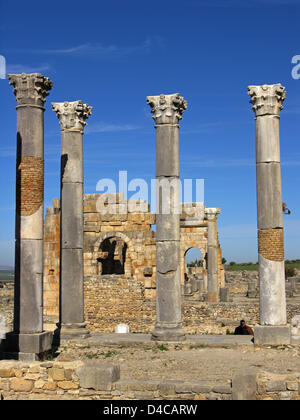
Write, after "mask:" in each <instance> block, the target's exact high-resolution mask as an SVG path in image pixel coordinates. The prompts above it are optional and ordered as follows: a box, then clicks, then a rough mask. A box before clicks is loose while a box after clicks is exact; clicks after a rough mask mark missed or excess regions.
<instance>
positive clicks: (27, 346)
mask: <svg viewBox="0 0 300 420" xmlns="http://www.w3.org/2000/svg"><path fill="white" fill-rule="evenodd" d="M52 340H53V333H52V332H50V331H44V332H41V333H36V334H20V333H15V332H10V333H7V334H6V338H5V340H2V342H1V357H2V358H4V359H15V360H23V361H27V360H28V361H32V360H41V359H42V360H43V359H45V357H46V356H47V354H48V353H49V351H50V350H51V349H52Z"/></svg>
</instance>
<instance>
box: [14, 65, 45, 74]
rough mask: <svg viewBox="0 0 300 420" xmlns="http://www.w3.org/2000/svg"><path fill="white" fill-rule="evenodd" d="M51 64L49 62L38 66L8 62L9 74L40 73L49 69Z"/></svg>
mask: <svg viewBox="0 0 300 420" xmlns="http://www.w3.org/2000/svg"><path fill="white" fill-rule="evenodd" d="M49 70H50V66H49V65H48V64H42V65H40V64H39V65H37V66H30V65H26V64H9V63H8V64H7V66H6V73H7V74H10V73H11V74H19V73H40V72H43V71H49Z"/></svg>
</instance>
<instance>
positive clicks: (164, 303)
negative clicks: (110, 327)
mask: <svg viewBox="0 0 300 420" xmlns="http://www.w3.org/2000/svg"><path fill="white" fill-rule="evenodd" d="M147 103H148V104H149V105H150V106H151V108H152V113H153V114H154V116H153V119H154V120H155V123H156V126H155V128H156V181H157V184H156V189H157V211H156V213H157V214H156V324H155V329H154V331H153V332H152V339H154V340H163V341H167V340H173V341H177V340H184V339H185V333H184V331H183V329H182V316H181V281H180V273H181V270H180V213H181V205H180V199H179V120H181V119H182V117H181V115H182V114H183V112H184V110H185V109H186V108H187V103H186V101H185V100H184V99H183V98H182V97H181V96H179V94H174V95H160V96H148V97H147Z"/></svg>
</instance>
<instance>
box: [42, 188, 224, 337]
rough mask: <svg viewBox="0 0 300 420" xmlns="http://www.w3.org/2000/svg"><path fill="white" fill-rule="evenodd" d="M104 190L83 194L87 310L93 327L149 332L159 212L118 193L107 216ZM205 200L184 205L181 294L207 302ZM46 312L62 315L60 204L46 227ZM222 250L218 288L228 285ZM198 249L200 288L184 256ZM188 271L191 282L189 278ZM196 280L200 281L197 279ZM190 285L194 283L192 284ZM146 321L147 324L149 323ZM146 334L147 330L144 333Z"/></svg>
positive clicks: (51, 212)
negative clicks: (124, 325) (102, 202)
mask: <svg viewBox="0 0 300 420" xmlns="http://www.w3.org/2000/svg"><path fill="white" fill-rule="evenodd" d="M100 197H101V194H85V195H84V214H83V217H84V254H83V255H84V291H85V294H84V298H85V299H84V301H85V304H84V309H85V320H86V322H87V324H88V328H89V330H90V331H99V332H104V331H107V332H108V331H114V327H115V326H116V325H117V324H118V323H120V322H122V321H123V322H126V323H128V324H129V325H130V327H131V329H132V330H133V331H142V330H145V325H149V331H151V328H152V327H153V322H154V317H155V303H154V302H155V295H156V293H155V292H156V285H155V284H156V261H155V235H156V232H155V230H153V228H152V227H153V226H154V225H155V223H156V220H155V219H156V215H155V214H154V213H151V212H150V206H149V204H148V203H147V202H144V201H139V202H137V201H134V200H126V201H125V200H124V198H123V195H122V194H116V195H115V196H114V200H113V201H114V203H115V204H108V205H107V206H106V214H102V213H100V212H99V211H98V210H97V200H98V199H99V198H100ZM206 210H207V208H205V207H204V206H203V204H201V203H191V204H188V205H187V204H185V207H184V208H183V210H182V214H181V217H180V230H181V232H180V233H181V235H180V238H181V239H180V259H181V283H182V294H183V295H186V296H194V297H195V299H198V300H205V298H206V297H205V296H206V293H207V289H208V285H207V282H208V280H207V279H208V273H207V271H208V270H207V268H208V267H207V264H206V260H207V258H206V256H207V251H208V223H207V220H206ZM44 235H45V236H44V315H45V316H46V318H48V319H51V320H58V316H59V276H60V273H59V270H60V202H59V199H54V200H53V205H52V207H49V208H47V214H46V218H45V225H44ZM216 241H217V243H218V248H217V255H218V261H217V278H218V287H219V288H222V287H224V284H225V280H224V277H225V276H224V267H223V265H222V251H221V248H220V246H219V242H218V238H217V237H216ZM191 248H198V249H199V250H200V251H201V254H202V256H203V268H198V270H197V271H198V273H197V279H196V280H197V281H198V282H197V281H196V287H195V284H194V283H195V282H194V283H193V284H192V283H191V281H190V280H191V276H190V274H189V273H188V269H187V266H186V261H185V255H186V253H187V251H188V250H189V249H191ZM185 273H187V274H188V277H189V278H190V280H189V281H188V282H187V281H185ZM193 280H195V279H193ZM189 283H190V287H188V286H189ZM145 319H146V322H144V321H145ZM145 332H146V331H145Z"/></svg>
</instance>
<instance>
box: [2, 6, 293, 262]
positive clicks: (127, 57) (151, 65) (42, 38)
mask: <svg viewBox="0 0 300 420" xmlns="http://www.w3.org/2000/svg"><path fill="white" fill-rule="evenodd" d="M299 20H300V1H299V0H294V1H292V0H290V1H289V0H252V1H251V0H247V1H243V2H242V1H240V0H227V1H226V0H222V1H221V0H220V1H216V0H210V1H209V0H207V1H202V0H186V1H184V2H182V1H178V0H172V1H171V0H164V1H163V2H162V1H157V0H152V1H151V2H141V1H137V0H127V1H121V0H118V1H116V0H111V1H109V2H107V1H105V2H104V1H93V0H90V1H89V2H88V3H87V4H84V3H82V2H76V1H74V0H73V1H63V2H62V1H60V2H58V1H57V0H53V1H52V2H51V3H49V4H47V6H46V5H45V6H44V5H43V3H41V2H40V1H39V2H37V1H34V0H33V1H30V2H23V1H22V2H21V1H16V2H14V9H13V10H12V7H11V5H9V4H8V3H7V2H4V1H1V0H0V55H3V56H5V58H6V61H7V71H8V72H11V73H12V72H16V73H20V72H29V73H30V72H41V73H43V74H44V75H46V76H48V77H50V78H51V80H52V81H53V83H54V88H53V90H52V91H51V93H50V95H49V97H48V98H47V102H46V108H47V110H46V112H45V165H46V166H45V205H46V206H47V205H50V204H51V200H52V198H53V197H59V165H60V131H59V124H58V120H57V117H56V115H55V114H54V113H53V112H52V111H51V102H61V101H65V100H67V101H73V100H78V99H81V100H82V101H83V102H85V103H88V104H89V105H91V106H93V107H94V108H93V115H92V116H91V117H90V119H89V120H88V126H87V129H86V134H85V137H84V155H85V158H84V169H85V192H86V193H92V192H95V187H96V183H97V181H98V180H99V179H101V178H112V179H117V177H118V171H119V170H127V171H128V177H129V180H130V179H132V178H145V179H146V180H147V181H149V180H150V179H151V178H153V177H154V174H155V130H154V122H153V120H152V118H151V113H150V107H149V106H147V104H146V96H147V95H158V94H160V93H166V94H169V93H175V92H179V93H180V94H181V95H183V96H184V97H185V99H186V100H187V101H188V109H187V110H186V112H185V113H184V116H183V121H182V122H181V130H180V169H181V177H182V178H204V179H205V204H206V205H207V206H210V207H220V208H221V209H222V213H221V215H220V216H219V230H220V242H221V246H222V248H223V255H224V256H225V258H227V260H228V261H231V260H235V261H251V260H252V261H257V246H256V179H255V121H254V114H253V111H252V110H251V105H250V104H249V97H248V95H247V86H248V85H252V84H265V83H269V84H272V83H279V82H280V83H282V84H283V85H284V86H285V87H286V89H287V99H286V101H285V103H284V110H283V111H282V114H281V157H282V181H283V200H284V201H285V202H287V204H288V207H289V208H290V209H291V211H292V214H291V215H290V216H285V219H284V220H285V243H286V245H285V246H286V258H289V259H294V258H300V254H299V251H298V250H299V235H300V214H299V208H300V206H299V204H300V195H299V193H298V192H299V184H300V159H299V158H300V146H299V133H300V79H299V80H294V79H293V78H292V76H291V71H292V67H293V65H292V63H291V61H292V57H293V56H295V55H299V54H300V34H299ZM0 92H1V99H0V115H1V137H0V138H1V144H0V163H1V164H0V173H1V198H0V200H1V201H0V265H7V264H10V265H12V264H13V254H14V203H15V186H14V184H15V153H16V149H15V148H16V110H15V105H16V103H15V98H14V95H13V93H12V87H11V86H9V85H8V81H7V80H0Z"/></svg>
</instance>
